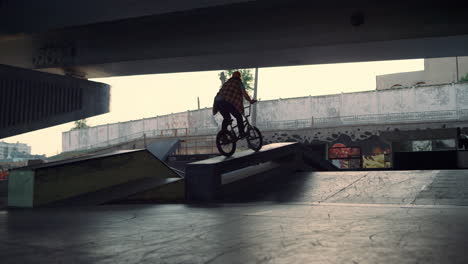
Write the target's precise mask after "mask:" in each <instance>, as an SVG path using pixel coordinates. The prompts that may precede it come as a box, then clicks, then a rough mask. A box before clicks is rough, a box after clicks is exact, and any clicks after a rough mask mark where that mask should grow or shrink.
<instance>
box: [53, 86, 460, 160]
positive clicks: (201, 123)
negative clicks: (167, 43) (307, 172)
mask: <svg viewBox="0 0 468 264" xmlns="http://www.w3.org/2000/svg"><path fill="white" fill-rule="evenodd" d="M458 109H468V84H453V85H452V84H448V85H438V86H426V87H415V88H402V89H390V90H378V91H377V90H375V91H366V92H358V93H347V94H334V95H325V96H314V97H311V96H309V97H299V98H289V99H278V100H269V101H261V102H259V103H258V107H257V113H258V114H257V123H258V124H261V123H266V122H272V121H273V122H274V121H289V120H298V119H309V120H311V119H312V118H314V119H320V118H322V119H327V118H332V119H333V118H339V117H354V116H366V115H371V116H372V115H385V114H398V113H412V112H430V111H446V110H458ZM211 111H212V110H211V108H206V109H200V110H195V111H187V112H182V113H175V114H170V115H165V116H157V117H153V118H147V119H141V120H134V121H128V122H121V123H116V124H109V125H103V126H97V127H92V128H88V129H82V130H74V131H68V132H64V133H63V135H62V137H63V139H62V142H63V144H62V146H63V147H62V150H63V151H71V150H75V149H81V148H89V147H93V146H99V145H100V144H101V145H105V144H107V141H110V143H117V141H116V140H121V141H122V142H124V141H126V140H128V139H129V137H131V136H132V135H136V136H138V137H141V135H142V133H143V132H144V131H155V130H157V131H159V132H156V133H153V134H154V135H157V134H158V133H160V131H161V130H163V131H164V130H173V129H180V128H182V129H185V128H187V129H188V131H189V132H193V131H195V132H197V131H204V129H205V130H206V129H209V128H216V127H219V125H220V124H221V120H222V117H221V115H219V114H218V115H216V116H214V117H213V115H212V112H211ZM346 120H348V121H347V122H348V123H347V124H348V125H349V124H350V123H349V120H351V121H350V122H353V121H352V120H353V119H352V118H347V119H346ZM369 120H370V119H369ZM169 133H171V131H169ZM148 135H151V133H148ZM179 135H180V134H179ZM125 137H127V138H125Z"/></svg>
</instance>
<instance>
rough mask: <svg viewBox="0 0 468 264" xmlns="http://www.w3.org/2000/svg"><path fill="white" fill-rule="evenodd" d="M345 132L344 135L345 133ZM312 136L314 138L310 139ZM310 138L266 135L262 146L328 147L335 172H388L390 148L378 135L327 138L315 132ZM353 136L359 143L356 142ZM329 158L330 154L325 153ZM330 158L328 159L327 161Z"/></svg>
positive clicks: (287, 134)
mask: <svg viewBox="0 0 468 264" xmlns="http://www.w3.org/2000/svg"><path fill="white" fill-rule="evenodd" d="M345 132H348V131H345ZM314 134H315V135H314ZM314 134H312V135H311V134H304V135H301V134H299V133H294V134H290V133H288V132H282V133H281V132H280V133H274V134H270V135H268V133H267V135H266V137H265V138H264V141H265V144H268V143H273V142H302V143H305V144H324V143H326V144H327V145H328V148H329V149H328V151H330V150H331V151H332V152H336V153H332V155H335V157H339V156H340V155H341V156H342V157H346V158H337V159H335V160H331V162H332V163H333V164H334V165H335V166H337V167H339V168H343V169H346V168H368V169H371V168H391V166H392V164H391V145H390V143H387V142H386V141H384V140H382V139H381V138H380V137H379V136H378V135H376V134H374V133H370V132H368V131H363V132H361V133H360V134H357V133H347V134H345V133H339V132H338V133H336V134H334V133H332V134H330V135H329V136H325V135H323V136H321V135H317V134H320V132H318V131H315V132H314ZM357 135H358V137H359V139H358V138H357ZM357 149H359V151H360V155H359V156H360V157H359V158H357V157H356V151H358V150H357ZM329 155H330V153H329ZM328 158H329V159H330V158H331V157H330V156H329V157H328Z"/></svg>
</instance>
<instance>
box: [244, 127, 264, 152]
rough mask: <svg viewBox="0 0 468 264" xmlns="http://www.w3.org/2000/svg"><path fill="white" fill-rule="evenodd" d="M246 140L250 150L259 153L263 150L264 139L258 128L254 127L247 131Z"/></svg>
mask: <svg viewBox="0 0 468 264" xmlns="http://www.w3.org/2000/svg"><path fill="white" fill-rule="evenodd" d="M246 139H247V144H248V145H249V148H251V149H252V150H253V151H259V150H260V149H261V148H262V145H263V137H262V133H260V130H258V128H256V127H254V126H252V127H250V129H248V131H247V137H246Z"/></svg>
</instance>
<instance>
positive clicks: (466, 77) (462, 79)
mask: <svg viewBox="0 0 468 264" xmlns="http://www.w3.org/2000/svg"><path fill="white" fill-rule="evenodd" d="M459 82H468V73H467V74H466V75H465V76H463V77H461V78H460V80H459Z"/></svg>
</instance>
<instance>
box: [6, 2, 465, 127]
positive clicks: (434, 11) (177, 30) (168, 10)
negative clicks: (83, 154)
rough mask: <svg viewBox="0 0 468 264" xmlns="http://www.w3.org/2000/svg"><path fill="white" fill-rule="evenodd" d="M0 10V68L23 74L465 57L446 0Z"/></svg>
mask: <svg viewBox="0 0 468 264" xmlns="http://www.w3.org/2000/svg"><path fill="white" fill-rule="evenodd" d="M1 7H2V8H1V9H0V10H1V11H0V25H1V26H0V64H5V65H10V66H14V67H20V68H25V69H29V70H31V74H33V71H36V70H39V71H45V72H49V73H56V74H60V75H69V76H74V77H80V78H98V77H109V76H122V75H135V74H154V73H169V72H186V71H205V70H219V69H227V68H247V67H272V66H290V65H306V64H321V63H338V62H357V61H372V60H390V59H410V58H430V57H445V56H466V55H468V49H467V48H466V47H468V19H467V18H466V13H467V11H468V9H467V7H466V6H465V5H463V4H459V3H457V2H452V1H445V2H444V3H443V4H441V3H439V2H438V1H414V2H411V3H408V2H407V1H379V2H378V3H375V2H372V1H355V2H353V4H352V5H351V4H347V3H345V4H341V3H338V2H326V3H317V2H316V1H302V0H298V1H283V0H275V1H247V0H224V1H203V2H201V3H193V1H185V0H179V1H173V2H171V3H161V2H158V1H145V2H144V3H142V4H141V5H138V6H137V5H134V4H132V3H131V1H128V0H118V1H110V0H104V1H101V2H100V3H98V4H96V3H94V2H93V1H90V0H86V1H80V2H79V4H77V3H74V4H71V6H66V5H65V4H61V3H57V1H53V0H46V1H41V2H40V3H37V1H28V0H20V1H10V0H8V1H2V6H1ZM110 9H111V10H112V12H110V11H109V10H110ZM25 16H27V18H25ZM2 78H4V77H2ZM4 87H5V86H4V85H2V90H4V89H5V88H4ZM13 87H16V86H13ZM85 94H88V92H85ZM6 98H7V100H8V101H12V102H14V103H13V105H21V104H25V103H27V102H26V101H25V100H24V99H22V98H19V99H18V98H15V97H13V96H11V95H8V96H7V97H6ZM59 101H61V102H63V100H59ZM42 104H44V103H42ZM9 109H10V110H11V108H9ZM105 111H106V110H105ZM105 111H101V112H105ZM90 115H91V114H86V115H83V117H85V116H90ZM73 118H75V117H73ZM73 118H72V117H70V118H68V120H71V119H73ZM42 120H44V118H43V119H42ZM2 122H5V120H2ZM8 122H9V123H11V122H10V121H8ZM13 122H17V121H13ZM33 129H34V128H33Z"/></svg>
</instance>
